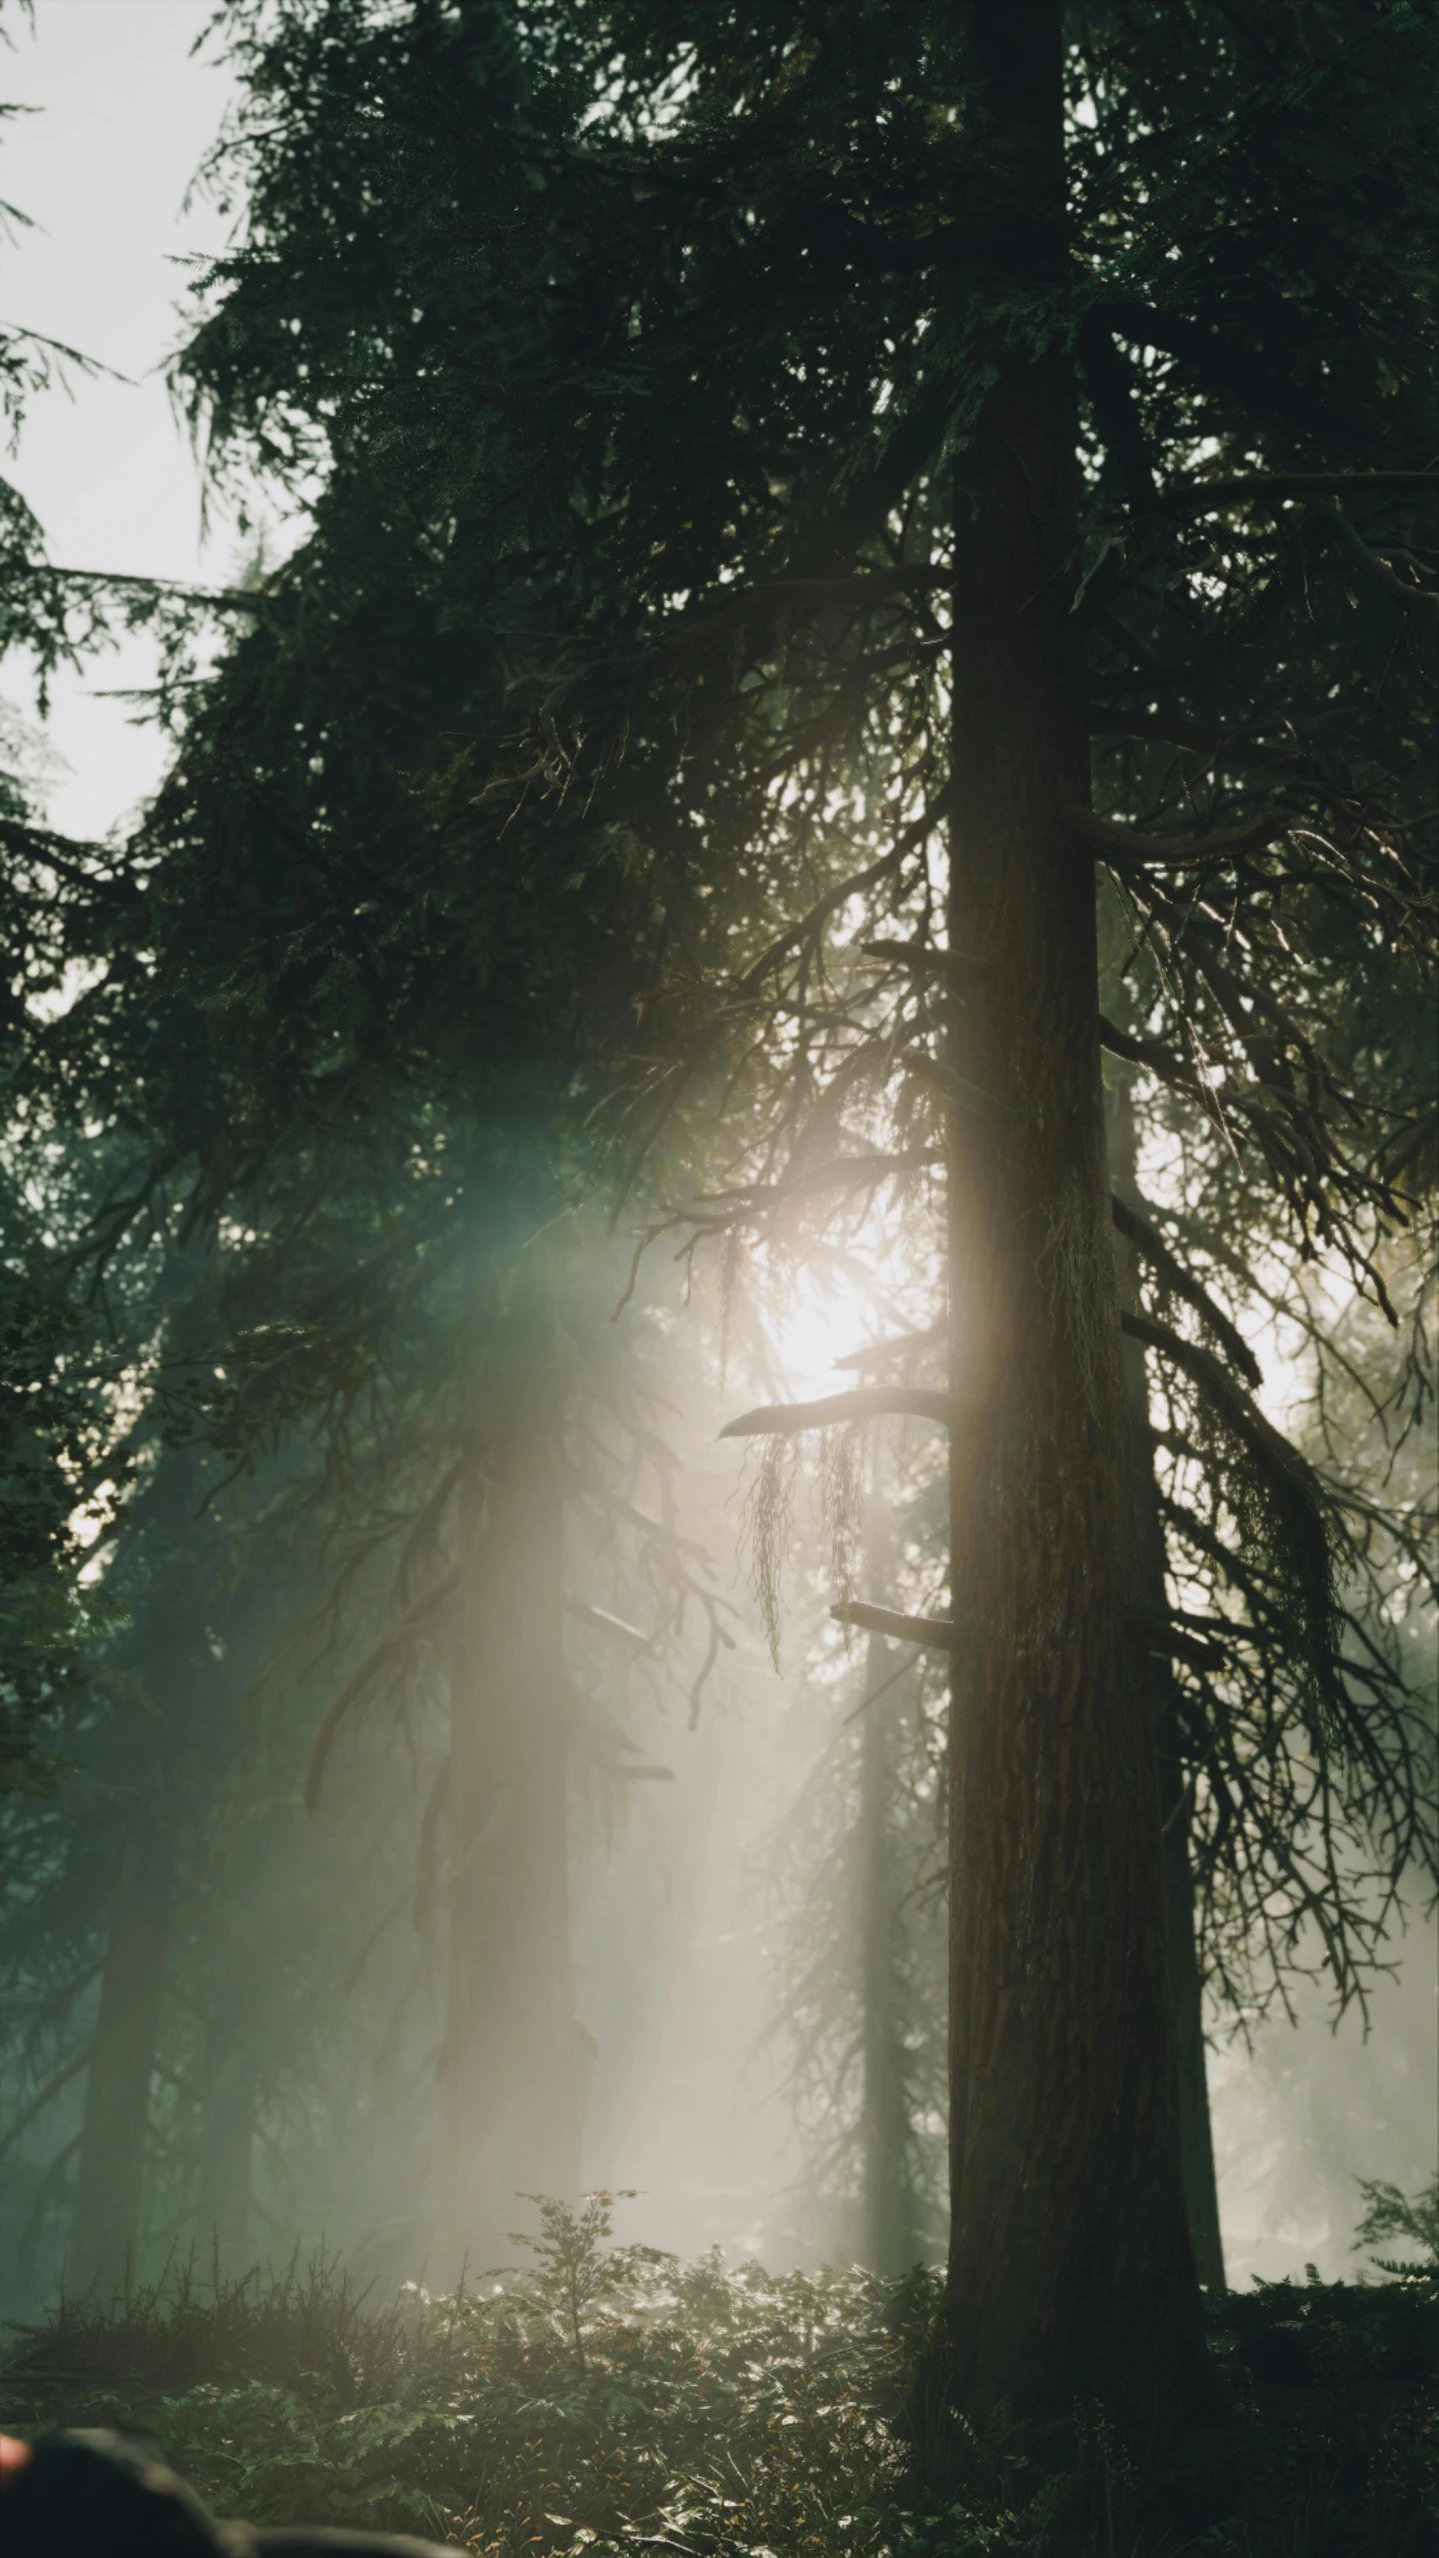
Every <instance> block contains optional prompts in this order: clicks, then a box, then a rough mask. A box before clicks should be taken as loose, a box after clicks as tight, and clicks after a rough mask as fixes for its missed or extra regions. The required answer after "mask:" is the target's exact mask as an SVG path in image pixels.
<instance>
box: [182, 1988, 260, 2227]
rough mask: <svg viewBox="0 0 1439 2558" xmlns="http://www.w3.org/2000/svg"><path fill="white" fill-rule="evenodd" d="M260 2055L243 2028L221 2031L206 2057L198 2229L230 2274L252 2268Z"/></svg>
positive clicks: (213, 2036) (213, 2034) (212, 2038)
mask: <svg viewBox="0 0 1439 2558" xmlns="http://www.w3.org/2000/svg"><path fill="white" fill-rule="evenodd" d="M256 2096H257V2086H256V2067H255V2050H254V2044H253V2041H252V2039H251V2036H250V2035H249V2033H248V2032H247V2031H245V2030H244V2026H243V2024H242V2026H241V2028H240V2030H239V2031H238V2032H237V2031H236V2030H235V2029H234V2026H233V2025H230V2026H229V2027H228V2029H226V2028H222V2027H219V2026H216V2027H214V2028H212V2029H211V2033H210V2035H209V2038H208V2040H207V2045H206V2051H205V2079H204V2112H203V2117H202V2122H201V2130H200V2143H201V2147H200V2183H199V2191H198V2194H197V2197H196V2203H195V2226H196V2232H197V2235H198V2238H199V2243H200V2246H201V2249H202V2250H203V2249H206V2248H213V2250H214V2253H215V2256H216V2258H217V2259H218V2261H219V2263H220V2265H221V2266H222V2267H223V2268H225V2270H226V2271H228V2272H231V2273H237V2272H240V2271H242V2270H243V2269H244V2267H245V2266H246V2265H247V2264H248V2262H249V2248H250V2217H251V2211H252V2181H251V2180H252V2175H253V2169H254V2148H255V2107H256Z"/></svg>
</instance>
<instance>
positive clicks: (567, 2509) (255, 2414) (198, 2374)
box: [0, 2194, 1439, 2558]
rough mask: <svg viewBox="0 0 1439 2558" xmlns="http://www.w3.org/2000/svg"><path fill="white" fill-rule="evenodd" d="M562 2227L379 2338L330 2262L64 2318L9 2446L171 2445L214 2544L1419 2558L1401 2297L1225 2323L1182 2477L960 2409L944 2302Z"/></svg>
mask: <svg viewBox="0 0 1439 2558" xmlns="http://www.w3.org/2000/svg"><path fill="white" fill-rule="evenodd" d="M610 2207H611V2198H610V2197H609V2196H608V2195H603V2194H601V2195H594V2196H591V2197H589V2198H588V2199H587V2201H586V2203H585V2204H584V2205H583V2206H582V2207H581V2209H580V2210H579V2211H577V2212H570V2211H568V2210H566V2209H565V2208H564V2207H563V2206H562V2205H560V2204H556V2203H550V2202H546V2203H543V2204H542V2205H541V2222H540V2233H539V2236H538V2238H537V2239H536V2240H535V2241H533V2242H522V2243H523V2244H525V2245H526V2246H527V2247H528V2254H529V2263H528V2266H527V2268H526V2270H525V2271H524V2272H522V2273H519V2274H513V2275H506V2276H504V2277H503V2278H500V2277H494V2278H487V2279H486V2281H485V2282H484V2283H483V2284H480V2285H478V2286H475V2287H465V2288H462V2289H461V2291H459V2292H458V2293H457V2294H456V2295H454V2296H453V2297H451V2298H449V2299H444V2300H434V2299H430V2298H429V2297H427V2296H426V2295H425V2294H424V2293H423V2292H421V2291H419V2290H418V2289H415V2288H413V2287H412V2288H410V2289H408V2290H407V2291H405V2292H404V2293H402V2294H401V2296H400V2298H399V2300H398V2302H396V2303H394V2304H392V2305H390V2306H388V2307H386V2306H380V2305H376V2304H374V2303H373V2302H371V2301H368V2300H366V2299H365V2298H364V2297H363V2296H361V2295H357V2294H356V2293H355V2292H354V2291H353V2289H352V2288H351V2287H350V2285H349V2284H348V2282H347V2281H346V2278H345V2276H344V2273H343V2271H342V2269H341V2268H339V2267H338V2266H336V2265H334V2264H333V2263H330V2262H326V2261H323V2260H322V2261H319V2262H317V2263H316V2264H314V2265H311V2266H307V2267H303V2268H302V2267H300V2266H298V2265H296V2264H292V2265H290V2266H289V2267H288V2268H286V2269H285V2270H284V2271H283V2272H281V2273H280V2274H278V2275H273V2276H263V2277H262V2276H260V2275H258V2274H257V2275H251V2276H249V2277H247V2278H246V2279H245V2280H243V2281H240V2282H226V2281H225V2279H224V2278H223V2277H222V2276H221V2275H219V2274H218V2272H217V2273H215V2274H214V2275H213V2276H212V2277H210V2278H208V2279H207V2280H204V2281H202V2280H200V2279H198V2278H197V2276H196V2273H195V2269H194V2268H193V2266H192V2267H187V2268H181V2269H179V2270H178V2271H176V2272H175V2273H174V2274H173V2275H172V2276H171V2278H170V2280H169V2281H168V2282H167V2283H165V2284H163V2285H160V2286H157V2287H154V2288H151V2289H148V2290H137V2289H132V2290H131V2291H130V2292H128V2293H127V2294H126V2296H125V2297H123V2298H122V2299H121V2300H119V2301H117V2302H115V2303H114V2304H113V2305H111V2306H110V2307H108V2308H102V2307H100V2306H99V2305H97V2304H95V2303H93V2302H81V2303H66V2304H64V2305H63V2306H62V2308H61V2309H60V2310H59V2311H58V2312H57V2314H56V2316H55V2317H54V2319H52V2321H51V2322H50V2323H49V2325H48V2326H46V2327H44V2328H40V2329H36V2328H31V2329H23V2330H18V2331H17V2339H16V2343H15V2346H14V2349H13V2351H12V2352H11V2353H10V2354H9V2356H8V2357H7V2358H6V2360H5V2361H4V2363H3V2365H0V2413H3V2414H4V2416H5V2419H6V2421H7V2422H8V2423H10V2424H16V2423H20V2424H22V2425H23V2424H28V2425H31V2426H35V2427H38V2426H44V2425H51V2424H54V2423H57V2422H64V2423H71V2424H80V2423H119V2424H122V2425H130V2426H134V2427H139V2428H143V2429H145V2430H147V2431H149V2432H151V2433H153V2434H154V2435H156V2436H158V2438H159V2440H160V2442H161V2443H162V2445H163V2447H164V2450H165V2452H166V2453H167V2455H168V2456H169V2458H170V2459H172V2460H173V2461H174V2463H175V2464H176V2466H177V2467H178V2468H180V2469H181V2470H182V2471H183V2472H184V2473H185V2475H186V2476H188V2477H189V2478H190V2479H191V2480H192V2482H193V2483H194V2484H195V2486H196V2487H198V2488H199V2490H200V2492H201V2494H202V2495H204V2496H205V2497H206V2498H207V2499H208V2500H209V2502H210V2503H211V2504H212V2505H213V2506H214V2507H215V2508H216V2509H217V2510H219V2511H221V2512H225V2513H237V2514H243V2515H245V2516H247V2517H248V2518H249V2519H251V2520H253V2521H256V2522H276V2521H291V2522H320V2523H324V2522H335V2523H349V2524H357V2525H369V2526H377V2527H381V2528H389V2529H398V2530H411V2531H419V2532H422V2533H425V2534H429V2535H431V2536H434V2537H438V2538H440V2539H451V2540H454V2541H456V2542H458V2543H459V2544H461V2545H462V2546H463V2547H464V2548H466V2549H467V2550H470V2551H473V2552H475V2553H476V2554H477V2558H640V2553H645V2554H646V2558H648V2553H651V2552H656V2553H663V2558H1009V2554H1010V2553H1020V2552H1031V2553H1039V2552H1041V2551H1044V2552H1049V2553H1053V2558H1090V2553H1093V2554H1094V2558H1179V2553H1181V2552H1194V2553H1198V2552H1201V2551H1202V2552H1204V2553H1206V2558H1281V2554H1282V2558H1421V2553H1422V2552H1424V2551H1426V2550H1427V2549H1428V2548H1430V2547H1431V2546H1432V2545H1433V2535H1434V2531H1435V2526H1436V2524H1439V2413H1436V2387H1435V2369H1436V2364H1439V2354H1436V2352H1435V2336H1434V2319H1435V2315H1436V2313H1435V2311H1434V2308H1433V2305H1432V2303H1430V2302H1429V2301H1428V2300H1427V2298H1425V2297H1421V2295H1420V2294H1419V2293H1418V2292H1417V2291H1416V2289H1415V2287H1414V2286H1413V2285H1412V2284H1410V2283H1408V2282H1395V2283H1386V2284H1374V2285H1365V2286H1358V2287H1354V2286H1345V2285H1339V2284H1320V2283H1318V2282H1317V2281H1315V2282H1312V2283H1310V2284H1308V2285H1305V2286H1298V2287H1296V2286H1292V2285H1287V2284H1271V2285H1264V2286H1260V2287H1259V2288H1258V2289H1257V2290H1256V2291H1255V2292H1254V2293H1253V2294H1251V2295H1248V2296H1245V2297H1243V2298H1239V2297H1231V2299H1230V2300H1229V2301H1228V2302H1227V2303H1226V2304H1224V2305H1223V2306H1222V2308H1220V2309H1217V2310H1216V2313H1215V2327H1214V2335H1213V2340H1212V2341H1213V2345H1214V2350H1215V2353H1216V2356H1217V2357H1218V2359H1219V2361H1220V2362H1221V2364H1222V2366H1223V2367H1224V2368H1225V2369H1226V2370H1227V2371H1228V2372H1229V2373H1230V2374H1231V2376H1232V2378H1231V2396H1232V2399H1233V2406H1234V2419H1233V2422H1232V2424H1230V2425H1229V2426H1227V2427H1226V2428H1224V2429H1223V2430H1222V2433H1221V2434H1220V2435H1216V2436H1213V2437H1211V2438H1208V2439H1206V2441H1205V2443H1204V2444H1203V2445H1201V2446H1200V2449H1199V2451H1198V2452H1197V2453H1196V2454H1194V2455H1193V2456H1192V2457H1186V2458H1185V2459H1171V2460H1168V2461H1167V2462H1165V2463H1157V2462H1156V2461H1155V2460H1154V2459H1153V2458H1149V2457H1146V2456H1145V2452H1144V2447H1136V2446H1133V2445H1126V2444H1125V2443H1123V2442H1122V2441H1121V2440H1120V2439H1119V2438H1118V2436H1117V2434H1116V2432H1115V2429H1114V2428H1113V2426H1112V2424H1111V2423H1110V2420H1109V2419H1108V2417H1107V2416H1106V2414H1105V2411H1104V2410H1103V2409H1099V2408H1094V2409H1080V2410H1076V2420H1075V2423H1074V2424H1073V2426H1071V2427H1068V2428H1065V2429H1062V2430H1063V2439H1062V2440H1058V2441H1056V2440H1055V2439H1054V2438H1050V2439H1049V2440H1047V2441H1046V2440H1043V2439H1036V2438H1034V2437H1032V2436H1031V2435H1029V2434H1027V2433H1026V2432H1025V2431H1024V2429H1022V2428H1019V2427H1016V2426H1013V2425H1011V2424H1010V2423H1009V2422H1008V2421H1007V2419H1006V2417H1005V2415H1004V2413H1003V2411H1002V2410H1001V2411H1000V2412H999V2414H997V2415H996V2416H995V2417H994V2418H992V2419H991V2420H990V2421H989V2422H988V2423H987V2424H985V2425H979V2426H972V2425H969V2424H967V2423H965V2422H964V2421H963V2420H961V2419H960V2418H958V2417H957V2416H956V2415H955V2414H954V2413H953V2411H952V2410H951V2409H950V2407H949V2406H948V2404H947V2401H946V2397H945V2393H944V2390H943V2386H942V2358H941V2357H940V2356H939V2354H938V2351H937V2347H938V2340H939V2339H940V2337H941V2335H942V2321H941V2318H940V2314H939V2311H940V2304H939V2298H938V2290H937V2286H936V2285H935V2284H934V2283H933V2281H932V2280H931V2279H930V2278H928V2277H926V2276H923V2275H919V2276H914V2277H911V2278H910V2279H909V2281H907V2282H906V2283H904V2284H887V2283H883V2282H880V2281H878V2280H877V2279H875V2278H874V2277H872V2276H870V2275H867V2274H864V2273H861V2272H859V2271H857V2270H846V2271H828V2272H823V2273H818V2274H808V2273H794V2274H785V2275H772V2274H768V2273H765V2272H764V2271H763V2270H761V2269H760V2268H759V2267H755V2266H747V2267H743V2268H740V2269H738V2270H731V2269H729V2268H727V2267H726V2266H725V2265H724V2263H723V2262H722V2260H721V2259H720V2257H719V2255H718V2253H715V2254H712V2255H710V2256H707V2257H702V2258H700V2259H699V2261H698V2262H697V2263H694V2264H690V2265H681V2264H679V2263H678V2262H677V2261H676V2260H675V2259H674V2258H672V2257H669V2256H665V2255H663V2254H661V2253H660V2252H659V2251H658V2250H655V2249H652V2248H643V2247H630V2248H616V2247H612V2246H611V2245H610V2244H609V2235H610Z"/></svg>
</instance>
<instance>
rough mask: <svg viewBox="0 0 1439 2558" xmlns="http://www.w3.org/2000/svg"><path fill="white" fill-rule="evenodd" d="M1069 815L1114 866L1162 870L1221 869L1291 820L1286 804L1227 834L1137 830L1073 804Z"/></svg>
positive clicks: (1273, 838) (1264, 844)
mask: <svg viewBox="0 0 1439 2558" xmlns="http://www.w3.org/2000/svg"><path fill="white" fill-rule="evenodd" d="M1069 820H1070V823H1071V825H1072V826H1073V828H1074V831H1075V833H1076V835H1077V836H1078V837H1079V839H1080V841H1081V842H1082V843H1086V844H1092V845H1093V847H1094V850H1095V851H1096V852H1097V853H1098V854H1100V855H1101V857H1102V858H1103V859H1104V860H1105V861H1107V862H1112V863H1113V864H1114V866H1115V868H1116V870H1123V869H1124V868H1125V866H1126V864H1128V865H1130V866H1138V867H1139V868H1140V869H1147V868H1148V867H1150V866H1151V865H1153V866H1154V867H1156V868H1160V869H1164V870H1224V869H1227V868H1229V867H1230V866H1231V865H1232V864H1233V863H1235V862H1242V861H1247V860H1248V859H1249V858H1250V856H1251V855H1252V854H1255V853H1262V852H1266V851H1267V850H1268V848H1269V846H1270V845H1271V844H1273V843H1276V842H1277V841H1278V839H1279V837H1280V836H1281V835H1283V834H1285V833H1286V832H1287V830H1288V829H1289V827H1290V826H1292V825H1293V823H1294V818H1293V815H1292V814H1291V813H1290V812H1289V811H1288V810H1285V809H1269V810H1267V811H1266V812H1265V814H1264V816H1263V817H1256V818H1254V819H1253V820H1252V821H1251V823H1250V824H1249V825H1248V826H1237V827H1234V828H1233V829H1232V830H1231V831H1230V832H1228V833H1227V834H1222V835H1221V834H1215V835H1141V834H1140V833H1139V831H1138V829H1137V828H1136V827H1133V826H1121V825H1119V824H1118V823H1117V822H1116V820H1115V819H1114V818H1112V817H1097V816H1096V815H1095V813H1094V811H1093V809H1090V808H1072V809H1071V810H1070V811H1069Z"/></svg>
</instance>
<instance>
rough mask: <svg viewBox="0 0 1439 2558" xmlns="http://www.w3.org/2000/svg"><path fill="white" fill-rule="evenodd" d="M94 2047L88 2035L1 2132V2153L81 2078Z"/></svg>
mask: <svg viewBox="0 0 1439 2558" xmlns="http://www.w3.org/2000/svg"><path fill="white" fill-rule="evenodd" d="M94 2047H95V2038H94V2035H93V2034H90V2035H87V2036H86V2038H85V2040H84V2042H83V2043H82V2044H81V2046H80V2048H79V2050H78V2051H77V2052H72V2053H71V2055H70V2057H69V2059H68V2060H67V2061H65V2062H63V2063H62V2065H61V2067H60V2068H59V2069H58V2070H56V2071H55V2072H54V2074H53V2076H52V2077H50V2078H47V2079H46V2081H45V2084H44V2086H43V2087H42V2088H41V2089H40V2090H39V2092H38V2094H36V2095H34V2096H32V2097H31V2099H30V2102H29V2104H28V2105H26V2106H24V2107H23V2108H22V2110H21V2111H20V2113H18V2114H17V2115H16V2117H15V2120H14V2121H13V2123H9V2124H7V2125H6V2127H5V2130H4V2131H3V2132H0V2151H3V2150H7V2149H8V2148H9V2146H10V2143H11V2142H12V2141H13V2140H18V2139H19V2136H20V2134H21V2133H22V2132H23V2131H26V2130H28V2128H29V2126H30V2125H31V2123H33V2122H34V2121H35V2118H36V2116H37V2115H39V2114H43V2113H44V2111H45V2108H46V2106H47V2105H49V2104H51V2103H52V2102H53V2100H54V2099H55V2098H56V2097H57V2096H58V2095H59V2094H60V2092H61V2090H62V2089H63V2088H66V2087H68V2086H69V2084H70V2081H71V2079H72V2078H77V2077H78V2076H79V2074H80V2072H81V2070H82V2069H83V2068H84V2067H85V2064H86V2062H87V2061H88V2060H89V2058H90V2054H91V2052H92V2051H93V2050H94Z"/></svg>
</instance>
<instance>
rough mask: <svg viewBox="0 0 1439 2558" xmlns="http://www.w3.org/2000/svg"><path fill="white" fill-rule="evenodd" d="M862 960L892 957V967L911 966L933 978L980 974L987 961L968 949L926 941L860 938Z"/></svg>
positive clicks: (979, 975)
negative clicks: (975, 955)
mask: <svg viewBox="0 0 1439 2558" xmlns="http://www.w3.org/2000/svg"><path fill="white" fill-rule="evenodd" d="M859 947H860V952H861V955H862V956H863V957H864V958H865V959H887V960H892V961H893V962H894V964H895V966H896V967H899V968H912V969H914V970H915V971H916V972H917V973H918V974H919V975H921V976H925V975H929V976H936V977H958V978H965V977H983V976H986V975H987V974H988V973H989V963H988V961H987V960H984V959H974V958H972V957H971V955H970V953H969V952H968V951H963V950H943V949H941V948H940V947H939V945H938V944H937V943H935V942H928V941H862V942H861V943H860V945H859Z"/></svg>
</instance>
